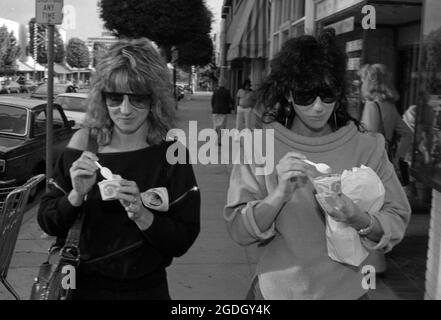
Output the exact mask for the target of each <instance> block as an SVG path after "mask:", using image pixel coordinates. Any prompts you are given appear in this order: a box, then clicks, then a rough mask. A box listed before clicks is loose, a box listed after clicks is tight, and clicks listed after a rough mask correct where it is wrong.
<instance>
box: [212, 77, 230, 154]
mask: <svg viewBox="0 0 441 320" xmlns="http://www.w3.org/2000/svg"><path fill="white" fill-rule="evenodd" d="M232 105H233V99H232V98H231V94H230V91H228V89H227V88H225V83H224V82H223V81H221V82H220V83H219V87H218V88H217V89H216V90H215V91H214V93H213V95H212V96H211V109H212V112H213V115H212V116H213V127H214V130H216V133H217V143H218V145H219V146H220V145H221V143H222V129H226V128H227V119H228V114H230V112H231V108H232Z"/></svg>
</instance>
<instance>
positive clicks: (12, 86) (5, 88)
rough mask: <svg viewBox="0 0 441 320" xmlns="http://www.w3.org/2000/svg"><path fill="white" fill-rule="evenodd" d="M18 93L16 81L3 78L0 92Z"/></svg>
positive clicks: (18, 86)
mask: <svg viewBox="0 0 441 320" xmlns="http://www.w3.org/2000/svg"><path fill="white" fill-rule="evenodd" d="M13 92H14V93H20V85H19V84H18V83H17V81H13V80H5V81H2V82H1V84H0V93H8V94H9V93H13Z"/></svg>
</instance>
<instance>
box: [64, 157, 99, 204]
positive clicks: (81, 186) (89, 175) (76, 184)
mask: <svg viewBox="0 0 441 320" xmlns="http://www.w3.org/2000/svg"><path fill="white" fill-rule="evenodd" d="M97 160H98V158H97V156H96V155H95V154H93V153H92V152H89V151H84V152H83V153H82V154H81V156H80V157H79V158H78V159H77V160H76V161H75V162H73V163H72V166H71V167H70V169H69V172H70V178H71V180H72V188H73V190H74V191H75V192H76V193H77V194H78V196H79V197H81V198H84V196H85V195H86V194H87V193H88V192H89V191H90V189H92V187H93V185H94V184H95V183H96V170H98V166H97V165H96V164H95V163H94V161H97Z"/></svg>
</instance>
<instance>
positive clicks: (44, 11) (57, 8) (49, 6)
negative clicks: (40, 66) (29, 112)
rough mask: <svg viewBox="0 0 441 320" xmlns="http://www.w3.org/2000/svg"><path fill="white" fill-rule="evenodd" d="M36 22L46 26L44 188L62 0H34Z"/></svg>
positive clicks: (49, 155)
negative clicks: (55, 34) (55, 44)
mask: <svg viewBox="0 0 441 320" xmlns="http://www.w3.org/2000/svg"><path fill="white" fill-rule="evenodd" d="M35 18H36V23H40V24H43V25H47V27H48V48H47V49H48V50H47V51H48V55H47V56H48V61H47V68H48V77H47V105H46V190H48V187H49V183H48V182H49V179H51V177H52V159H53V99H54V29H55V25H56V24H62V23H63V0H36V2H35Z"/></svg>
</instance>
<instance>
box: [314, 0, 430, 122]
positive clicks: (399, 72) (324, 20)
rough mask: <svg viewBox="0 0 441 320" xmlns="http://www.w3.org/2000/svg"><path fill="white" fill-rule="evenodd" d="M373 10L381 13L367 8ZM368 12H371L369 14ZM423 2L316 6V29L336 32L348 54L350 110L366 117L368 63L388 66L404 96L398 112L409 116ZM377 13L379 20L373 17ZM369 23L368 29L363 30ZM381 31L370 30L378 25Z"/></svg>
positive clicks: (328, 0) (342, 1) (349, 0)
mask: <svg viewBox="0 0 441 320" xmlns="http://www.w3.org/2000/svg"><path fill="white" fill-rule="evenodd" d="M366 6H371V8H374V9H375V11H374V12H373V13H372V11H371V10H366V9H368V8H369V7H366ZM364 8H365V10H366V11H363V9H364ZM421 12H422V0H413V1H398V0H388V1H376V0H322V1H317V2H316V6H315V21H316V29H317V31H320V30H322V29H324V28H330V27H332V28H334V29H335V30H336V33H337V38H338V42H339V44H340V46H341V48H342V49H343V50H345V52H346V53H347V55H348V58H349V60H348V66H347V69H348V77H347V80H348V82H347V86H346V89H347V96H348V100H349V112H350V113H351V114H352V115H353V116H354V117H355V118H357V119H359V118H360V116H361V113H362V108H363V104H362V101H361V97H360V91H359V88H360V82H359V76H358V71H359V69H360V68H361V66H363V65H364V64H373V63H382V64H385V65H386V66H387V67H388V69H389V70H390V71H391V72H392V73H393V74H394V76H395V85H396V87H397V89H398V91H399V93H400V97H401V98H400V101H398V102H397V108H398V111H399V112H400V114H403V113H404V112H405V111H406V110H407V109H408V107H409V106H411V105H414V104H415V103H416V95H415V92H416V90H415V88H416V80H417V78H416V72H417V70H416V66H417V65H418V64H417V61H418V50H419V49H418V48H419V41H420V25H421ZM369 14H372V16H373V17H375V21H372V20H371V19H369V17H368V15H369ZM363 21H364V24H365V26H364V27H363ZM374 23H375V29H366V28H365V27H366V24H367V25H371V26H372V25H373V24H374Z"/></svg>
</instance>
